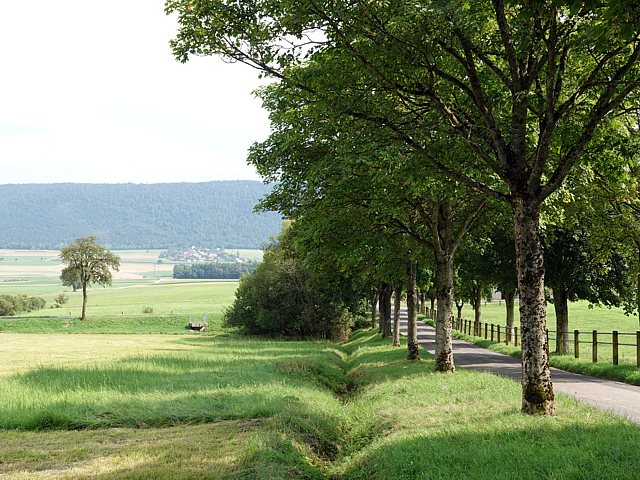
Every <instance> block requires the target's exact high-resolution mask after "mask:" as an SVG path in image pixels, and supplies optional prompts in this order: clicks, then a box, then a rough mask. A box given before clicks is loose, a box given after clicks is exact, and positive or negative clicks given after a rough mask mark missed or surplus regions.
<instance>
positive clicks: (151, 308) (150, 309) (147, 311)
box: [142, 307, 153, 313]
mask: <svg viewBox="0 0 640 480" xmlns="http://www.w3.org/2000/svg"><path fill="white" fill-rule="evenodd" d="M142 313H153V307H144V308H143V309H142Z"/></svg>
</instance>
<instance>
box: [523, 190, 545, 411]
mask: <svg viewBox="0 0 640 480" xmlns="http://www.w3.org/2000/svg"><path fill="white" fill-rule="evenodd" d="M513 208H514V229H515V237H516V266H517V270H518V292H519V294H520V324H521V330H522V411H523V412H524V413H529V414H538V415H552V414H553V412H554V409H555V405H554V394H553V384H552V383H551V373H550V371H549V345H548V343H547V335H546V327H547V312H546V307H545V302H544V260H543V256H542V244H541V241H540V232H539V225H540V212H539V207H538V205H537V204H535V203H534V202H533V201H530V200H529V199H525V198H521V197H519V196H514V197H513Z"/></svg>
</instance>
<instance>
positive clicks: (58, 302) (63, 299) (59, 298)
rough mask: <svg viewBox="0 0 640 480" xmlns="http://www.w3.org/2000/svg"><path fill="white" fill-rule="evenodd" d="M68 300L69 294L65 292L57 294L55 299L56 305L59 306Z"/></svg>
mask: <svg viewBox="0 0 640 480" xmlns="http://www.w3.org/2000/svg"><path fill="white" fill-rule="evenodd" d="M68 301H69V295H67V294H66V293H60V294H58V296H57V297H56V299H55V302H56V305H57V306H59V307H61V306H62V305H64V304H65V303H67V302H68Z"/></svg>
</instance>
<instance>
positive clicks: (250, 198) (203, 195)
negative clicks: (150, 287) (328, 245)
mask: <svg viewBox="0 0 640 480" xmlns="http://www.w3.org/2000/svg"><path fill="white" fill-rule="evenodd" d="M269 188H270V187H268V186H266V185H263V184H262V183H260V182H255V181H228V182H222V181H221V182H207V183H164V184H72V183H62V184H25V185H0V248H24V249H57V248H60V247H61V246H63V245H65V244H66V243H68V242H70V241H72V240H73V239H74V238H75V237H78V236H87V235H96V236H97V237H98V239H99V242H100V243H102V244H104V245H106V246H108V247H109V248H114V249H124V248H132V249H133V248H171V247H185V246H191V245H197V246H202V247H207V248H217V247H221V248H259V247H260V246H261V245H262V244H263V243H264V242H266V241H267V240H268V239H269V237H270V236H274V235H276V234H277V233H278V231H279V229H280V217H279V216H278V215H277V214H275V213H266V214H257V213H253V207H254V206H255V204H256V203H257V202H258V200H259V199H260V198H261V197H262V196H263V195H264V194H265V193H267V191H268V190H269Z"/></svg>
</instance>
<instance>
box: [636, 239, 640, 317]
mask: <svg viewBox="0 0 640 480" xmlns="http://www.w3.org/2000/svg"><path fill="white" fill-rule="evenodd" d="M636 247H637V249H638V279H637V282H638V284H637V285H636V307H637V309H638V326H639V327H640V242H638V243H636Z"/></svg>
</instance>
